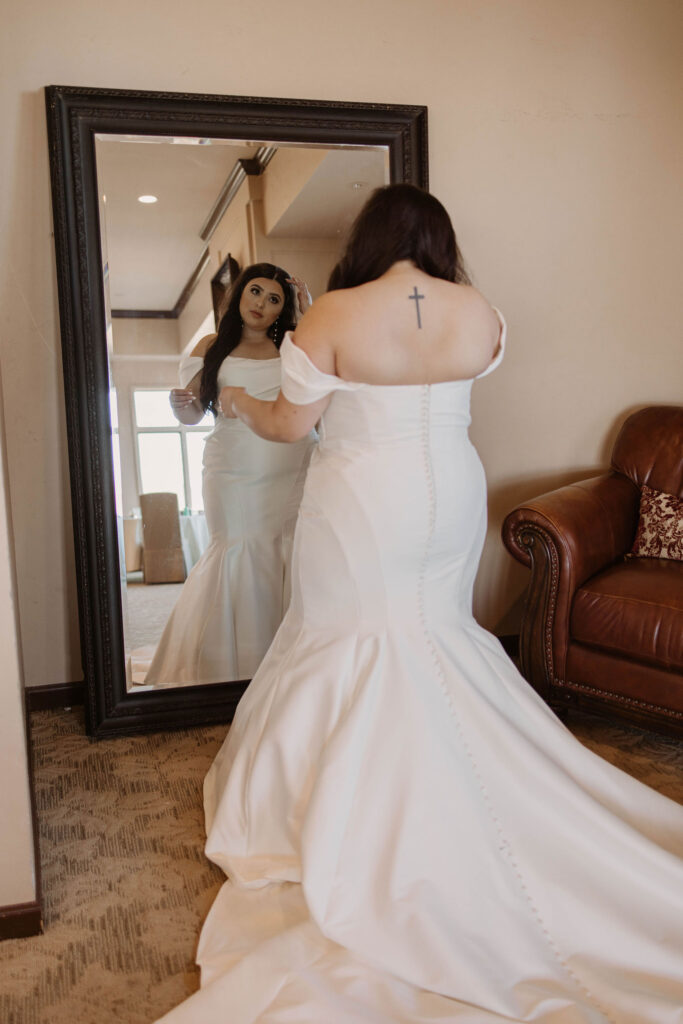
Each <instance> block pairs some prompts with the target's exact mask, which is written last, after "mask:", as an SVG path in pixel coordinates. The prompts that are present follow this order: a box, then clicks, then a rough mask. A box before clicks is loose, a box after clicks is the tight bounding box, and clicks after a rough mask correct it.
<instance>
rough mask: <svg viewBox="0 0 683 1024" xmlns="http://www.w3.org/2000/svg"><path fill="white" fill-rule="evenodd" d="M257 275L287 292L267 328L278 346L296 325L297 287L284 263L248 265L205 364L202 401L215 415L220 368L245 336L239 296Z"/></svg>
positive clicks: (231, 299) (200, 390)
mask: <svg viewBox="0 0 683 1024" xmlns="http://www.w3.org/2000/svg"><path fill="white" fill-rule="evenodd" d="M255 277H265V278H267V279H268V280H269V281H277V283H278V284H279V285H280V287H281V288H282V291H283V292H284V296H285V302H284V305H283V307H282V309H281V310H280V315H279V316H278V318H277V320H276V321H275V323H272V324H271V325H270V327H269V328H268V330H267V332H266V333H267V335H268V337H269V338H271V339H272V340H273V342H274V343H275V345H276V347H277V348H279V347H280V345H281V344H282V339H283V337H284V336H285V333H286V332H287V331H292V330H294V328H295V327H296V312H295V308H294V302H295V298H294V289H293V288H292V286H291V285H290V284H289V282H288V281H287V278H288V277H289V274H288V273H287V271H286V270H283V269H282V267H276V266H275V264H274V263H252V265H251V266H250V267H245V269H244V270H243V271H242V273H241V274H240V276H239V277H238V278H237V280H236V281H235V283H234V284H233V286H232V288H231V289H230V297H229V299H228V305H227V307H226V310H225V313H224V314H223V316H222V318H221V322H220V323H219V325H218V333H217V334H216V337H215V338H214V340H213V341H212V342H211V344H210V345H209V347H208V349H207V350H206V354H205V356H204V368H203V370H202V378H201V382H200V385H199V401H200V402H201V403H202V407H203V409H204V410H208V409H210V410H211V412H212V413H213V414H214V415H216V402H217V400H218V371H219V369H220V366H221V363H222V362H223V360H224V359H225V357H226V356H229V355H230V353H231V352H232V350H233V349H235V348H237V346H238V345H239V343H240V339H241V337H242V318H241V317H240V299H241V298H242V292H243V291H244V289H245V287H246V286H247V285H248V284H249V282H250V281H251V280H253V278H255Z"/></svg>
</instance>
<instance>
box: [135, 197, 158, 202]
mask: <svg viewBox="0 0 683 1024" xmlns="http://www.w3.org/2000/svg"><path fill="white" fill-rule="evenodd" d="M156 201H157V197H156V196H138V202H139V203H156Z"/></svg>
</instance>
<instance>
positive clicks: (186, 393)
mask: <svg viewBox="0 0 683 1024" xmlns="http://www.w3.org/2000/svg"><path fill="white" fill-rule="evenodd" d="M168 400H169V402H170V403H171V408H172V409H173V413H174V415H177V414H178V413H179V412H180V411H181V410H182V409H187V408H188V406H190V405H192V403H193V402H194V400H195V395H194V394H193V393H192V392H191V391H190V390H188V388H173V390H172V391H171V393H170V395H169V396H168Z"/></svg>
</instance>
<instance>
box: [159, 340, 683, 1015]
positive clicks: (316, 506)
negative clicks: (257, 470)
mask: <svg viewBox="0 0 683 1024" xmlns="http://www.w3.org/2000/svg"><path fill="white" fill-rule="evenodd" d="M501 342H504V325H502V327H501ZM281 354H282V368H283V383H282V390H283V393H284V394H285V395H286V397H287V398H289V399H290V400H291V401H293V402H298V403H300V404H305V403H307V402H311V401H314V400H316V399H318V398H320V397H322V396H323V395H325V394H328V393H330V392H331V393H332V398H331V401H330V403H329V406H328V408H327V410H326V412H325V414H324V416H323V419H322V427H321V440H320V444H319V446H318V448H317V450H316V451H315V452H314V454H313V457H312V459H311V464H310V468H309V472H308V476H307V479H306V484H305V489H304V495H303V499H302V502H301V507H300V511H299V518H298V522H297V528H296V534H295V542H294V557H293V569H292V583H293V586H292V601H291V604H290V607H289V610H288V612H287V615H286V616H285V619H284V621H283V623H282V625H281V627H280V629H279V631H278V634H277V636H276V638H275V641H274V643H273V645H272V647H271V649H270V651H269V652H268V654H267V656H266V658H265V659H264V661H263V662H262V664H261V667H260V669H259V671H258V672H257V674H256V676H255V678H254V679H253V681H252V683H251V685H250V686H249V688H248V689H247V691H246V693H245V695H244V697H243V698H242V701H241V703H240V705H239V707H238V710H237V714H236V717H235V720H234V723H233V724H232V726H231V728H230V731H229V733H228V736H227V739H226V741H225V743H224V744H223V747H222V748H221V750H220V752H219V754H218V756H217V757H216V760H215V762H214V764H213V766H212V768H211V769H210V771H209V774H208V776H207V778H206V781H205V789H204V797H205V811H206V824H207V833H208V840H207V846H206V852H207V854H208V856H209V857H210V858H211V859H212V860H213V861H215V862H216V863H217V864H219V865H220V866H221V868H223V870H224V871H225V872H226V874H227V875H228V881H226V882H225V883H224V885H223V887H222V889H221V891H220V892H219V894H218V896H217V898H216V901H215V903H214V905H213V907H212V909H211V911H210V913H209V916H208V918H207V920H206V922H205V925H204V928H203V931H202V934H201V938H200V943H199V950H198V957H197V958H198V961H199V963H200V964H201V969H202V975H201V976H202V987H201V989H200V990H199V991H198V992H197V993H195V995H193V996H192V997H191V998H190V999H189V1000H187V1001H186V1002H185V1003H183V1004H182V1005H181V1006H179V1007H177V1008H176V1009H175V1010H173V1011H171V1012H170V1013H169V1014H167V1015H166V1016H165V1017H164V1018H163V1022H164V1024H190V1022H195V1024H199V1022H200V1021H201V1024H251V1022H259V1024H359V1022H372V1024H396V1022H406V1024H408V1022H411V1024H426V1022H437V1021H438V1022H440V1024H445V1022H450V1021H456V1022H459V1024H494V1022H495V1024H502V1022H510V1021H513V1022H521V1021H534V1022H539V1024H540V1022H543V1024H676V1022H677V1024H680V1022H681V1021H683V862H682V860H681V857H682V855H683V808H681V807H679V806H678V805H677V804H675V803H674V802H673V801H671V800H669V799H667V798H666V797H664V796H662V795H660V794H658V793H656V792H655V791H653V790H651V789H649V788H648V787H646V786H644V785H643V784H642V783H640V782H638V781H636V780H635V779H633V778H631V777H630V776H628V775H626V774H624V773H623V772H621V771H619V770H618V769H617V768H615V767H613V766H612V765H610V764H608V763H607V762H605V761H604V760H602V759H601V758H599V757H598V756H597V755H595V754H593V753H592V752H590V751H589V750H587V749H586V748H584V747H583V746H582V745H581V744H580V743H579V742H578V741H577V740H575V739H574V737H573V736H572V735H571V733H570V732H569V731H568V730H567V729H566V728H565V727H564V725H563V724H562V723H561V722H560V721H559V720H558V719H557V718H556V717H555V715H554V714H553V713H552V712H551V711H550V710H549V708H548V707H547V706H546V705H545V703H544V702H543V701H542V700H541V699H540V698H539V697H538V696H537V695H536V693H535V692H534V691H533V689H532V688H531V687H530V686H529V685H528V684H527V682H526V681H525V680H524V679H523V678H522V676H521V675H520V674H519V673H518V672H517V670H516V668H515V667H514V665H513V664H512V663H511V661H510V660H509V659H508V658H507V656H506V655H505V653H504V651H503V650H502V648H501V646H500V644H499V642H498V641H497V640H496V639H495V638H494V637H493V636H492V635H490V634H489V633H488V632H486V631H485V630H484V629H482V628H481V627H480V626H479V625H478V624H477V622H476V621H475V620H474V618H473V616H472V610H471V602H472V588H473V583H474V578H475V573H476V570H477V564H478V561H479V557H480V554H481V550H482V546H483V541H484V534H485V523H486V488H485V479H484V473H483V469H482V466H481V463H480V461H479V458H478V456H477V454H476V452H475V450H474V448H473V446H472V444H471V443H470V441H469V438H468V425H469V422H470V414H469V402H470V390H471V386H472V382H471V381H455V382H446V383H441V384H433V385H426V386H412V385H409V386H376V385H367V384H355V383H352V382H349V381H345V380H341V379H339V378H337V377H335V376H332V375H328V374H324V373H322V372H320V371H319V370H318V369H317V368H316V367H315V366H314V365H313V364H312V363H311V362H310V360H309V359H308V358H307V356H306V355H305V353H303V352H302V351H301V350H300V349H297V348H296V346H295V345H294V343H293V341H292V339H291V338H287V339H286V340H285V342H284V343H283V346H282V350H281ZM500 355H502V345H501V353H500ZM499 358H500V356H499V357H498V358H497V359H496V360H495V362H498V360H499ZM495 362H494V364H492V366H491V367H490V368H489V369H493V365H495ZM486 372H488V371H486Z"/></svg>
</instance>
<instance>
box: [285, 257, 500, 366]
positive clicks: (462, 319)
mask: <svg viewBox="0 0 683 1024" xmlns="http://www.w3.org/2000/svg"><path fill="white" fill-rule="evenodd" d="M499 334H500V324H499V321H498V318H497V317H496V314H495V312H494V310H493V309H492V308H491V306H490V305H489V304H488V302H487V301H486V300H485V299H484V298H483V297H482V296H481V295H480V294H479V292H477V291H476V290H475V289H474V288H471V287H467V286H464V285H456V284H452V283H451V282H449V281H444V280H442V279H440V278H435V277H430V276H429V275H428V274H425V273H424V272H423V271H421V270H418V269H417V268H416V267H415V266H414V265H413V264H412V263H410V262H409V261H407V260H406V261H401V262H399V263H395V264H394V265H393V266H392V267H391V268H390V270H388V271H387V272H386V273H385V274H384V275H383V276H382V277H380V278H378V279H377V280H374V281H370V282H368V283H367V284H363V285H360V286H359V287H357V288H348V289H343V290H340V291H336V292H329V293H328V294H327V295H325V296H323V297H322V298H321V299H319V300H318V301H317V302H316V303H314V305H313V306H312V307H311V309H310V310H309V312H308V313H307V314H306V317H305V318H304V320H303V321H302V322H301V324H300V326H299V329H298V330H297V336H296V343H297V346H299V347H301V348H303V349H304V351H306V352H307V354H308V355H309V356H310V358H311V359H312V360H313V362H314V363H315V364H316V365H317V366H318V367H319V368H320V369H321V370H323V371H324V372H326V373H334V374H336V375H337V376H339V377H341V378H342V379H344V380H348V381H358V382H362V383H368V384H380V385H381V384H399V385H400V384H431V383H438V382H441V381H449V380H470V379H472V378H473V377H476V376H477V374H479V373H480V372H482V371H483V370H485V369H486V367H487V366H488V365H489V363H490V362H491V359H492V358H493V356H494V353H495V351H496V348H497V345H498V340H499Z"/></svg>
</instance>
